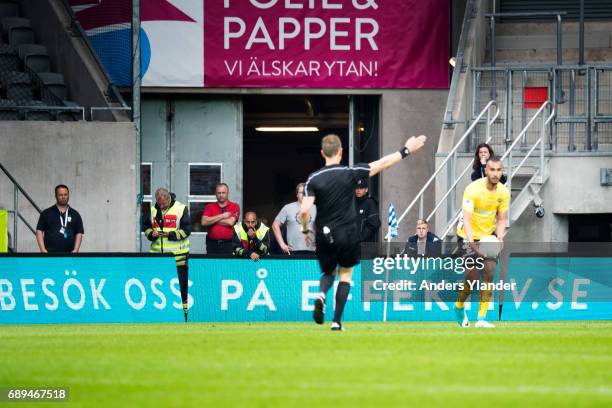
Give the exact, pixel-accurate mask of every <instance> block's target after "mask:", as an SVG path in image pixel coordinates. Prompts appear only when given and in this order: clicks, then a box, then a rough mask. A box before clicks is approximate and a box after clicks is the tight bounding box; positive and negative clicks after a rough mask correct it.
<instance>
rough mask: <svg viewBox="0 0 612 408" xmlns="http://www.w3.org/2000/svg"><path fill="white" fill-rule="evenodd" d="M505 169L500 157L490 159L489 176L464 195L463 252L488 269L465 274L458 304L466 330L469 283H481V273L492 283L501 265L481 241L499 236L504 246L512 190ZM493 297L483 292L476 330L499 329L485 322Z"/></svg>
mask: <svg viewBox="0 0 612 408" xmlns="http://www.w3.org/2000/svg"><path fill="white" fill-rule="evenodd" d="M503 170H504V166H503V163H502V161H501V160H500V159H499V158H497V157H491V158H489V160H488V161H487V164H486V167H485V171H486V173H487V174H486V177H484V178H481V179H478V180H476V181H474V182H472V183H470V184H469V185H468V186H467V187H466V188H465V191H464V193H463V204H462V207H463V222H462V224H461V225H459V227H458V228H457V235H458V243H459V249H460V251H462V254H463V255H464V257H466V258H477V257H481V258H483V259H484V268H482V269H477V268H472V269H467V271H466V272H465V280H464V282H463V284H464V287H463V290H461V291H460V292H459V296H458V298H457V302H456V303H455V317H456V319H457V323H458V324H459V325H460V326H462V327H468V326H469V325H470V323H469V321H468V318H467V315H466V313H465V307H464V303H465V300H466V299H467V297H468V296H469V295H470V293H471V288H470V285H469V282H470V281H472V282H473V281H478V280H479V275H480V274H481V272H482V280H481V282H486V283H490V282H492V281H493V273H494V271H495V265H496V263H497V259H490V258H486V257H484V256H483V255H482V254H481V253H480V252H479V251H478V247H479V241H480V238H482V237H484V236H485V235H491V234H493V233H495V235H497V239H499V242H500V244H501V245H503V242H504V233H505V232H506V223H507V214H508V205H509V203H510V190H508V188H507V187H506V186H505V185H503V184H502V183H500V182H499V180H500V178H501V176H502V174H503ZM492 295H493V292H492V291H491V290H481V291H480V305H479V307H478V321H477V322H476V327H495V326H494V325H492V324H491V323H489V322H487V321H486V320H485V318H486V315H487V308H488V306H489V300H490V299H491V296H492Z"/></svg>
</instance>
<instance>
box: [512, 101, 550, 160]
mask: <svg viewBox="0 0 612 408" xmlns="http://www.w3.org/2000/svg"><path fill="white" fill-rule="evenodd" d="M549 105H552V103H551V102H550V101H544V103H542V105H541V106H540V108H539V109H538V111H537V112H536V113H535V115H533V117H532V118H531V119H530V120H529V122H528V123H527V125H525V127H524V128H523V130H521V133H519V134H518V136H517V137H516V138H515V139H514V141H513V142H512V144H511V145H510V146H508V148H507V149H506V152H505V153H504V154H503V155H502V157H501V160H502V161H503V160H506V158H507V157H508V156H510V157H512V156H511V154H512V149H513V148H514V146H516V144H517V143H518V142H519V141H520V139H521V138H522V137H523V136H524V135H525V133H527V131H528V130H529V127H530V126H531V125H532V124H533V122H535V120H536V118H537V117H538V116H539V115H540V113H542V111H543V110H544V108H546V107H547V106H549ZM552 113H553V114H554V113H555V111H554V110H553V111H552ZM551 116H552V115H551ZM550 119H551V118H548V119H547V122H546V123H548V122H550Z"/></svg>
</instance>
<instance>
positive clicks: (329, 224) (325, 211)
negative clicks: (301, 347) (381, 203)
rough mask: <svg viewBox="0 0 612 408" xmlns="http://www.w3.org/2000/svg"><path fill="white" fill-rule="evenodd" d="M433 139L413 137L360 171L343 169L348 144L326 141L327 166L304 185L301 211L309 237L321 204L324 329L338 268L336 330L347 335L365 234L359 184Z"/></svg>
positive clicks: (317, 315)
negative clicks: (345, 321)
mask: <svg viewBox="0 0 612 408" xmlns="http://www.w3.org/2000/svg"><path fill="white" fill-rule="evenodd" d="M426 139H427V138H426V137H425V136H423V135H421V136H412V137H411V138H410V139H408V140H407V141H406V144H405V145H404V146H402V148H401V149H400V150H399V151H398V152H395V153H391V154H388V155H386V156H384V157H382V158H381V159H378V160H376V161H374V162H372V163H369V164H368V163H359V164H356V165H355V166H354V167H347V166H341V165H340V161H341V160H342V143H341V141H340V138H339V137H338V136H337V135H333V134H332V135H327V136H325V137H324V138H323V140H322V141H321V155H322V156H323V159H325V167H323V168H322V169H320V170H318V171H316V172H314V173H312V174H311V175H310V176H309V177H308V181H307V182H306V185H305V186H304V199H303V200H302V205H301V208H300V221H301V222H302V232H303V233H304V237H305V239H306V237H308V233H309V232H310V231H309V230H308V220H309V217H308V214H309V211H310V207H312V205H313V204H315V202H316V204H317V218H316V221H315V222H316V226H317V234H316V243H317V259H318V260H319V265H320V266H321V272H322V275H321V281H320V289H321V293H320V294H319V296H318V297H317V299H315V308H314V313H313V318H314V321H315V322H316V323H318V324H323V321H324V315H325V310H324V309H325V297H326V295H327V291H328V290H329V288H330V287H331V286H332V285H333V283H334V278H335V276H336V268H337V267H338V266H339V270H338V274H339V275H340V277H339V280H340V282H339V283H338V290H337V291H336V310H335V312H334V320H333V322H332V325H331V329H332V330H342V323H341V320H342V312H343V311H344V305H346V300H347V298H348V295H349V291H350V288H351V286H350V282H351V277H352V274H353V267H354V266H355V265H357V264H358V263H359V257H360V248H359V231H357V226H356V224H355V218H356V217H357V214H356V211H355V188H356V187H357V180H359V179H361V178H366V177H371V176H374V175H375V174H378V173H379V172H381V171H383V170H385V169H386V168H389V167H391V166H393V165H394V164H396V163H398V162H400V161H401V160H402V159H403V158H405V157H406V156H408V155H409V154H410V153H412V152H414V151H416V150H418V149H420V148H421V147H422V146H423V145H424V144H425V140H426Z"/></svg>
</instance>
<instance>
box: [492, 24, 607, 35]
mask: <svg viewBox="0 0 612 408" xmlns="http://www.w3.org/2000/svg"><path fill="white" fill-rule="evenodd" d="M578 31H579V24H578V23H577V22H564V23H563V24H562V34H563V35H564V36H565V34H570V33H577V32H578ZM597 32H607V33H611V32H612V22H610V21H587V22H585V23H584V34H585V37H586V36H587V35H589V34H591V33H597ZM556 33H557V23H556V22H554V21H553V20H551V22H549V23H542V22H538V23H501V24H499V23H498V24H496V25H495V34H496V35H525V34H556Z"/></svg>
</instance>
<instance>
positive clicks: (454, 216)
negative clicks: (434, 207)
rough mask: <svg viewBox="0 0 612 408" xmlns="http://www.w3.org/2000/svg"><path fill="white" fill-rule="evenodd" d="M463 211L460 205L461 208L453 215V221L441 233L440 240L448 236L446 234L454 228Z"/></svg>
mask: <svg viewBox="0 0 612 408" xmlns="http://www.w3.org/2000/svg"><path fill="white" fill-rule="evenodd" d="M461 211H462V208H461V207H459V209H458V210H457V211H456V212H455V215H453V218H452V219H451V222H449V223H448V225H447V226H446V229H445V230H444V233H443V234H442V235H440V240H442V241H444V238H446V236H447V235H448V233H449V232H450V231H451V230H452V229H453V227H454V226H455V224H456V223H457V221H459V217H460V216H461Z"/></svg>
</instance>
